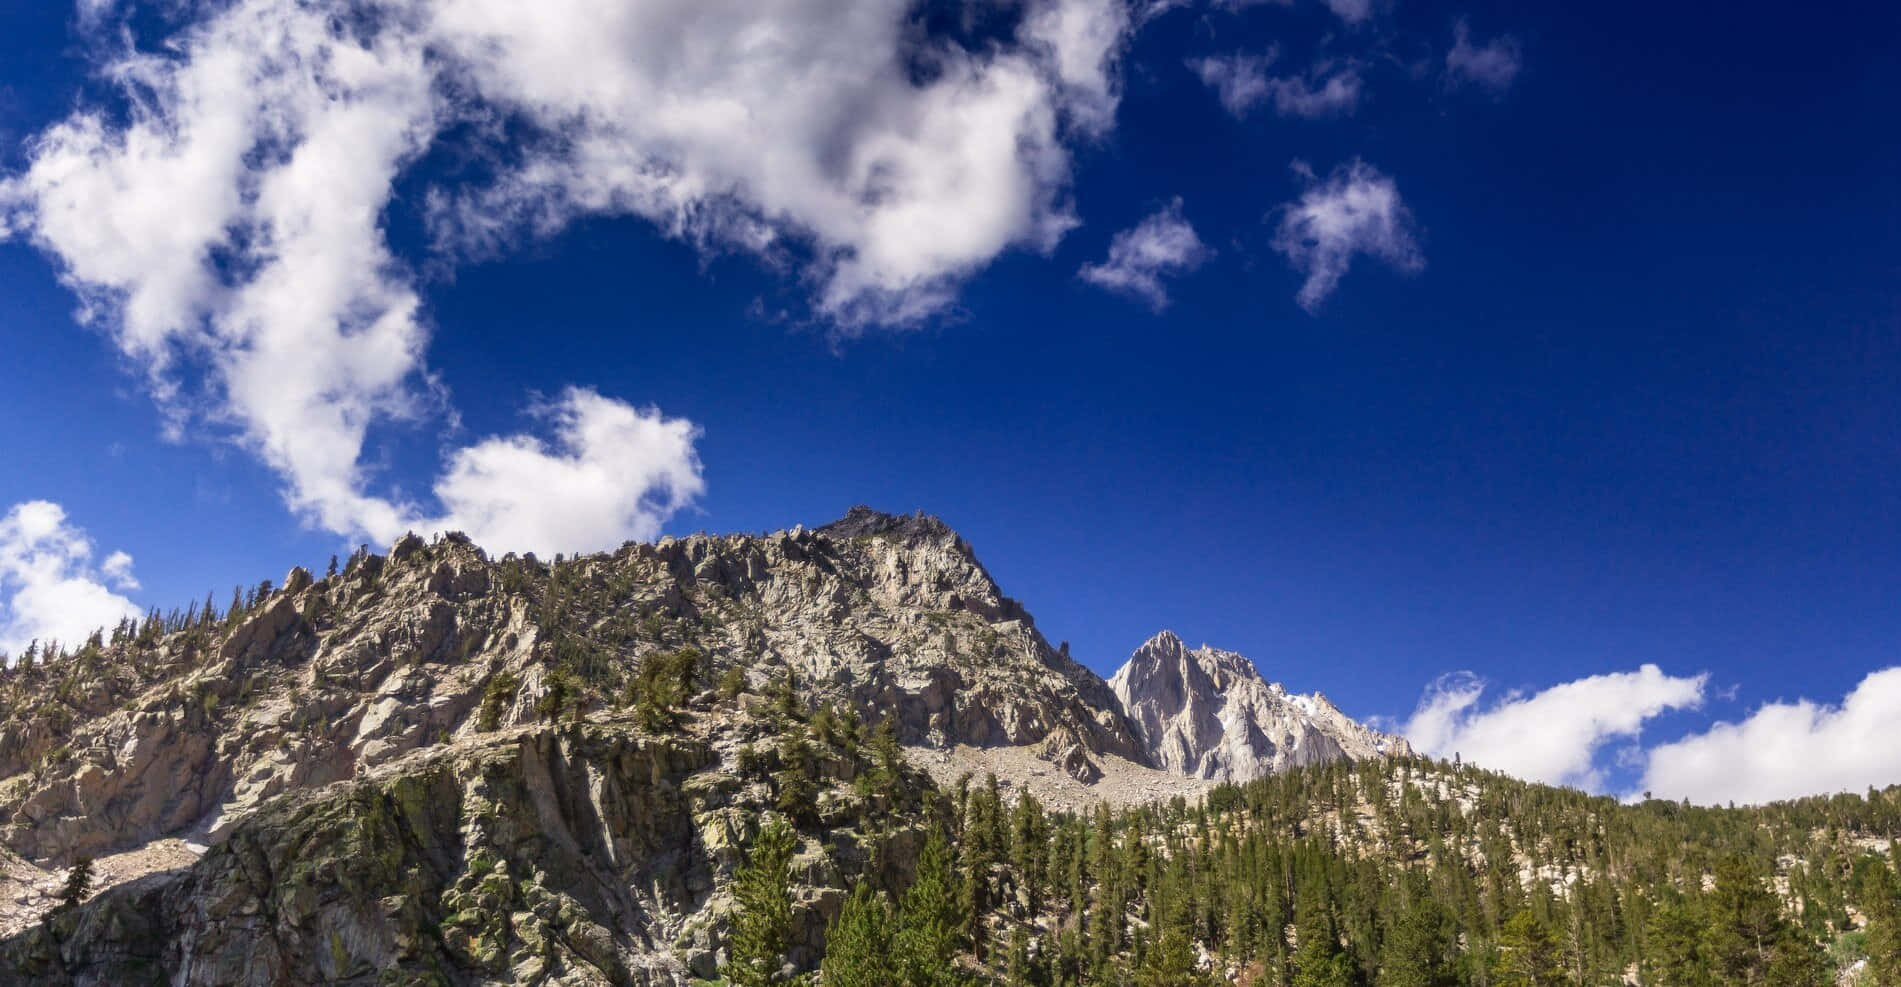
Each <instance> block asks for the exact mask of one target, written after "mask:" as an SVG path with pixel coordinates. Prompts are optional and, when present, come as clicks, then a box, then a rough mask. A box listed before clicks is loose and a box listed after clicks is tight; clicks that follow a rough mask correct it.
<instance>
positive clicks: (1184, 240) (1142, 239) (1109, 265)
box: [1077, 198, 1210, 312]
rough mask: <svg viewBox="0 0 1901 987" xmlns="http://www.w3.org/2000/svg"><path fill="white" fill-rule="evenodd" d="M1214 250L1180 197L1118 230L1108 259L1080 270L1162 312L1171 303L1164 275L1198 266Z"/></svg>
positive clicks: (1094, 280) (1085, 277)
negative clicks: (1190, 219) (1204, 240)
mask: <svg viewBox="0 0 1901 987" xmlns="http://www.w3.org/2000/svg"><path fill="white" fill-rule="evenodd" d="M1209 253H1210V251H1209V250H1208V248H1207V247H1206V246H1205V245H1203V244H1202V242H1201V238H1200V237H1198V236H1196V235H1195V228H1194V227H1193V226H1192V225H1190V224H1189V222H1188V220H1187V219H1184V218H1183V217H1182V200H1181V199H1180V198H1176V199H1175V200H1174V201H1172V202H1170V203H1169V204H1168V205H1167V206H1166V207H1164V208H1162V209H1160V210H1158V211H1157V212H1155V213H1154V214H1153V215H1151V216H1149V217H1148V218H1146V219H1144V220H1142V221H1141V222H1140V223H1137V224H1136V225H1135V226H1134V227H1132V228H1130V229H1126V230H1123V231H1122V232H1120V233H1117V234H1116V235H1115V238H1114V239H1113V240H1111V241H1110V243H1109V257H1108V259H1106V260H1104V261H1103V262H1102V263H1100V264H1085V265H1083V267H1082V270H1081V271H1079V272H1077V274H1078V276H1080V277H1081V278H1082V279H1083V280H1085V281H1088V282H1089V283H1091V284H1094V285H1098V286H1100V287H1102V288H1106V289H1108V290H1110V291H1116V292H1121V293H1123V294H1127V295H1133V296H1135V297H1137V298H1140V299H1142V300H1143V301H1145V302H1147V303H1148V305H1149V307H1150V308H1152V309H1154V310H1155V311H1157V312H1160V311H1161V310H1162V309H1164V308H1167V307H1168V292H1167V290H1166V289H1165V288H1164V287H1163V286H1162V281H1163V279H1164V278H1167V277H1171V276H1173V275H1177V274H1181V273H1184V272H1186V271H1192V270H1194V269H1195V268H1196V267H1198V266H1200V264H1201V263H1202V261H1204V260H1206V259H1207V258H1208V255H1209Z"/></svg>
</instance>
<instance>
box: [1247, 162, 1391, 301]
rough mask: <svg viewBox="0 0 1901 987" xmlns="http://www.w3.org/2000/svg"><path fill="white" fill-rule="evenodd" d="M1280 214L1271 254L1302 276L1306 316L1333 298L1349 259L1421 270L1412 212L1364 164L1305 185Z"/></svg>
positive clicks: (1388, 181) (1388, 182)
mask: <svg viewBox="0 0 1901 987" xmlns="http://www.w3.org/2000/svg"><path fill="white" fill-rule="evenodd" d="M1309 174H1311V173H1309ZM1280 213H1281V222H1280V226H1279V229H1278V230H1276V232H1275V235H1274V249H1275V250H1278V251H1280V252H1281V253H1282V254H1284V255H1286V257H1287V260H1288V262H1289V263H1291V264H1292V265H1293V266H1294V268H1295V269H1296V270H1299V271H1300V272H1302V273H1303V274H1305V275H1306V276H1307V280H1306V282H1305V283H1304V284H1302V285H1301V288H1300V293H1299V295H1298V296H1297V298H1298V299H1299V301H1300V304H1301V306H1302V307H1303V308H1305V309H1307V310H1308V311H1309V312H1314V311H1318V310H1319V308H1320V305H1321V303H1322V302H1324V301H1326V299H1327V296H1329V295H1331V294H1333V289H1334V288H1335V287H1336V286H1338V285H1339V283H1340V279H1341V278H1342V277H1344V276H1345V275H1346V273H1347V269H1348V268H1349V267H1351V266H1352V263H1353V257H1354V255H1355V254H1366V255H1368V256H1372V257H1377V258H1379V259H1380V260H1383V261H1385V262H1386V263H1387V264H1389V265H1391V266H1393V267H1394V268H1397V269H1398V270H1401V271H1406V272H1415V271H1418V270H1421V269H1422V268H1424V267H1425V264H1426V261H1425V257H1424V255H1423V254H1421V253H1420V250H1419V244H1418V242H1417V240H1416V239H1415V238H1414V233H1413V218H1412V212H1411V211H1410V210H1408V209H1407V208H1406V205H1405V203H1403V202H1401V201H1400V197H1399V189H1398V187H1397V186H1395V185H1394V184H1393V180H1392V179H1391V178H1388V177H1387V176H1386V175H1384V174H1381V173H1380V171H1379V170H1378V169H1376V168H1374V167H1373V166H1371V165H1368V164H1366V163H1365V162H1362V161H1357V160H1356V161H1353V162H1351V163H1349V164H1346V165H1342V166H1341V167H1339V168H1336V169H1334V171H1333V174H1331V175H1329V176H1328V177H1327V180H1326V181H1324V182H1315V183H1313V184H1312V185H1310V186H1309V188H1308V189H1307V191H1305V192H1304V193H1302V194H1301V197H1300V198H1299V199H1298V200H1297V201H1295V202H1290V203H1288V204H1287V205H1286V206H1283V207H1282V208H1281V210H1280Z"/></svg>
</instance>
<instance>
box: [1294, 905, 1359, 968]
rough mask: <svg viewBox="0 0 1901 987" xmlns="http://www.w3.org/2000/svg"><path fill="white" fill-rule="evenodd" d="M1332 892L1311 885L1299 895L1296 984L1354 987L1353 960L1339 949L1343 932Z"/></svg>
mask: <svg viewBox="0 0 1901 987" xmlns="http://www.w3.org/2000/svg"><path fill="white" fill-rule="evenodd" d="M1331 898H1332V895H1331V894H1330V893H1329V892H1328V891H1327V889H1326V888H1325V887H1322V886H1310V888H1309V890H1308V891H1306V892H1304V893H1303V894H1302V895H1301V896H1300V901H1299V904H1298V905H1297V907H1296V909H1295V910H1296V912H1298V914H1299V917H1298V919H1297V920H1296V921H1295V923H1294V938H1295V940H1296V941H1295V943H1294V979H1293V987H1352V985H1353V982H1354V976H1353V961H1352V960H1351V959H1349V958H1348V957H1347V954H1346V952H1345V951H1344V950H1342V949H1341V948H1340V934H1339V932H1338V930H1337V927H1336V926H1335V925H1334V920H1333V912H1332V908H1331V907H1330V904H1329V902H1330V900H1331Z"/></svg>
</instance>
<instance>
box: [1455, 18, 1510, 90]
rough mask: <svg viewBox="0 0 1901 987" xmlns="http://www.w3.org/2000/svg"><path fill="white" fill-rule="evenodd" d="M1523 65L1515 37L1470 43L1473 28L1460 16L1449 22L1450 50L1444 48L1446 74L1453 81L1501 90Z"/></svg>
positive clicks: (1504, 36)
mask: <svg viewBox="0 0 1901 987" xmlns="http://www.w3.org/2000/svg"><path fill="white" fill-rule="evenodd" d="M1523 66H1524V56H1523V53H1522V51H1521V50H1520V46H1519V44H1518V41H1517V39H1515V38H1513V37H1511V36H1510V35H1502V36H1500V37H1497V38H1493V39H1492V40H1490V41H1488V42H1486V43H1484V44H1482V45H1475V44H1473V43H1472V30H1471V27H1470V26H1469V25H1467V24H1466V22H1465V21H1464V20H1463V19H1461V20H1459V21H1458V22H1457V23H1455V24H1453V25H1452V50H1450V51H1448V52H1446V76H1447V78H1448V79H1450V80H1451V81H1452V83H1453V84H1454V85H1460V84H1471V85H1476V86H1479V87H1480V88H1483V89H1488V90H1490V91H1492V92H1493V93H1502V92H1504V91H1505V90H1507V89H1510V88H1511V85H1512V80H1514V79H1516V78H1518V72H1519V70H1520V69H1521V68H1523Z"/></svg>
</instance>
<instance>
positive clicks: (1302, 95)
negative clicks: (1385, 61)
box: [1188, 51, 1363, 117]
mask: <svg viewBox="0 0 1901 987" xmlns="http://www.w3.org/2000/svg"><path fill="white" fill-rule="evenodd" d="M1277 57H1278V55H1277V53H1276V52H1271V51H1270V52H1268V53H1267V54H1264V55H1248V54H1231V55H1211V56H1208V57H1206V58H1196V59H1190V60H1189V62H1188V67H1189V68H1190V69H1192V70H1193V71H1194V72H1195V74H1196V75H1198V76H1200V77H1201V81H1202V82H1204V83H1206V84H1207V85H1209V86H1210V87H1212V88H1213V89H1214V91H1215V94H1216V95H1217V96H1218V97H1219V98H1220V100H1221V105H1222V106H1224V107H1226V108H1227V110H1228V112H1229V113H1230V114H1233V115H1234V116H1236V117H1245V116H1247V115H1248V114H1249V113H1250V112H1252V111H1253V110H1254V109H1255V108H1256V107H1259V106H1262V105H1264V104H1269V103H1271V104H1273V106H1274V109H1275V111H1276V112H1278V113H1279V114H1280V115H1282V116H1290V117H1324V116H1336V115H1341V114H1347V113H1352V112H1353V111H1354V109H1355V108H1356V107H1358V106H1359V102H1360V93H1361V89H1362V85H1363V84H1362V82H1361V79H1360V73H1359V69H1358V67H1357V66H1356V65H1354V64H1353V63H1352V62H1347V63H1344V64H1335V63H1331V62H1327V63H1322V64H1320V65H1317V66H1315V67H1314V68H1313V69H1312V70H1311V71H1309V72H1308V73H1307V74H1305V75H1288V76H1273V75H1269V74H1268V68H1269V66H1271V65H1272V64H1274V62H1275V60H1276V58H1277Z"/></svg>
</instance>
